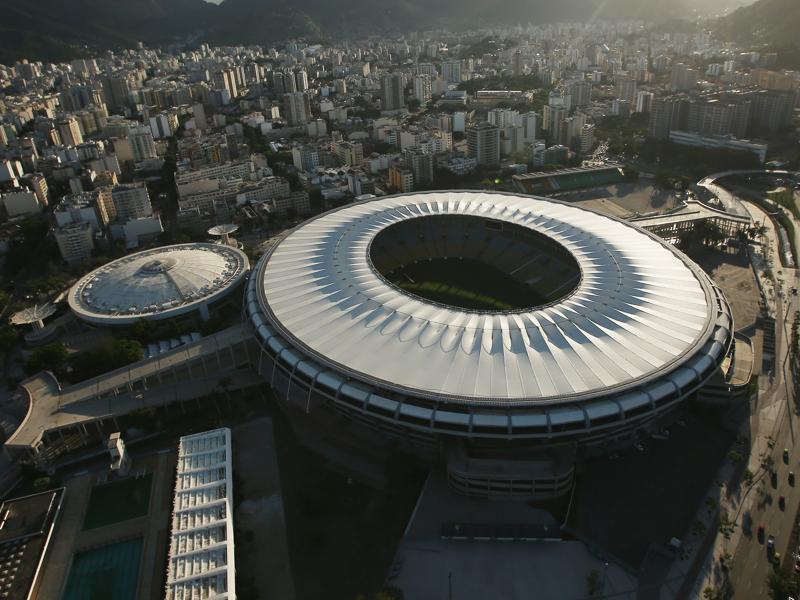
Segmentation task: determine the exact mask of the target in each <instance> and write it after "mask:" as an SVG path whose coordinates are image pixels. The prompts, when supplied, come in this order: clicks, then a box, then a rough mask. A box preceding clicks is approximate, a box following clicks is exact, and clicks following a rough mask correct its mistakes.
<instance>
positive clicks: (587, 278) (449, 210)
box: [258, 192, 717, 406]
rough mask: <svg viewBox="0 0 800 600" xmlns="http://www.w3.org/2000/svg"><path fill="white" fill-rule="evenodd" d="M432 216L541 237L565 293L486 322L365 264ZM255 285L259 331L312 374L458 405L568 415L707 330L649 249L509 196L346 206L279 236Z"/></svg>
mask: <svg viewBox="0 0 800 600" xmlns="http://www.w3.org/2000/svg"><path fill="white" fill-rule="evenodd" d="M439 215H463V216H472V217H480V218H482V219H486V220H490V221H492V222H501V223H503V224H510V225H516V226H519V227H523V228H527V229H530V230H532V231H535V232H537V233H539V234H542V235H544V236H547V237H548V238H550V239H551V240H553V241H554V242H556V243H557V244H559V245H560V246H562V247H563V248H565V249H566V250H567V252H568V253H569V254H570V255H571V256H572V258H574V259H575V261H577V264H578V265H579V268H580V272H581V276H580V279H579V282H578V283H577V287H576V288H575V289H574V291H572V292H571V293H570V294H567V295H566V296H565V297H563V298H562V299H560V300H559V301H557V302H555V303H551V304H547V305H543V306H538V307H536V306H534V307H531V308H529V309H524V310H512V311H495V312H486V311H476V310H467V309H463V308H458V307H455V306H448V305H443V304H438V303H435V302H431V301H427V300H425V299H424V298H421V297H419V296H417V295H414V294H410V293H409V292H407V291H405V290H403V289H400V288H399V287H397V286H395V285H393V284H392V283H390V282H389V281H387V280H386V279H385V278H384V277H383V276H382V274H381V273H379V272H378V271H377V269H376V268H375V266H374V265H373V264H372V261H371V260H370V258H369V256H370V247H371V244H372V242H373V240H374V239H375V237H376V236H377V235H378V233H380V232H382V231H385V230H386V229H387V228H389V227H390V226H392V225H394V224H397V223H400V222H402V221H407V220H410V219H415V218H420V217H430V216H439ZM487 239H488V238H487ZM481 251H483V250H481ZM441 252H445V250H442V251H441ZM485 252H486V253H487V254H486V256H488V255H489V253H490V249H489V247H488V246H487V249H486V250H485ZM501 253H502V252H501V251H498V252H495V254H493V255H492V256H495V257H497V256H499V255H500V254H501ZM504 260H511V259H504ZM490 262H491V261H490ZM258 276H259V278H260V279H259V293H260V304H261V307H262V310H263V311H264V313H265V315H266V316H267V318H268V320H269V322H270V324H271V325H272V326H274V327H275V328H276V329H277V330H278V331H280V332H281V334H282V336H283V337H284V338H285V339H287V340H289V341H290V343H291V344H292V345H293V346H295V347H296V348H297V349H298V350H300V351H302V352H303V353H305V354H306V355H308V356H310V357H311V358H312V359H314V360H315V361H317V362H319V363H320V364H322V365H324V366H326V367H327V368H331V369H333V370H335V371H337V372H340V373H343V374H344V375H346V376H350V377H352V378H355V379H358V380H361V381H366V382H367V383H369V384H374V385H378V386H379V387H382V388H388V389H395V390H397V391H398V392H400V393H404V394H409V395H413V396H417V397H426V398H429V399H440V400H449V401H452V402H463V403H467V404H471V405H481V404H485V405H487V406H497V405H498V404H499V405H503V404H509V403H510V404H515V405H516V404H520V405H538V404H549V403H553V402H573V401H576V400H584V399H588V398H593V397H598V396H605V395H607V394H609V393H617V392H621V391H623V390H626V389H631V388H635V387H637V386H640V385H642V384H644V383H645V382H649V381H651V380H654V379H657V378H659V377H662V376H664V374H665V373H668V372H670V371H674V370H676V369H677V368H678V366H679V365H681V364H683V363H684V362H686V361H687V360H688V359H690V358H692V357H693V356H694V355H695V354H696V353H697V352H698V351H699V350H700V348H701V347H702V346H703V345H704V344H706V343H707V342H709V340H710V339H711V337H712V333H713V330H714V326H715V321H716V318H717V309H716V306H715V303H716V302H717V300H716V295H715V293H714V292H713V291H712V287H711V284H710V282H709V280H708V278H707V277H706V276H705V275H704V274H703V273H702V271H700V269H699V268H698V267H697V266H696V265H695V264H694V263H692V262H691V261H690V260H689V259H687V258H686V257H685V256H683V255H682V254H681V253H680V252H678V251H677V250H675V249H674V248H673V247H671V246H670V245H669V244H667V243H666V242H664V241H663V240H661V239H659V238H657V237H655V236H654V235H652V234H650V233H648V232H646V231H643V230H641V229H639V228H637V227H634V226H631V225H630V224H627V223H625V222H623V221H619V220H616V219H613V218H610V217H606V216H603V215H599V214H597V213H594V212H590V211H588V210H585V209H581V208H578V207H576V206H572V205H568V204H564V203H561V202H557V201H552V200H548V199H544V198H534V197H528V196H519V195H513V194H500V193H485V192H434V193H419V194H410V195H400V196H394V197H389V198H384V199H380V200H373V201H369V202H365V203H359V204H353V205H349V206H346V207H343V208H341V209H338V210H335V211H332V212H329V213H326V214H324V215H322V216H320V217H318V218H316V219H313V220H311V221H308V222H306V223H305V224H303V225H301V226H300V227H298V228H297V229H295V230H293V231H292V232H291V233H289V234H288V235H287V236H286V237H285V238H284V239H283V240H281V241H280V242H279V243H278V244H277V245H276V246H275V247H273V249H272V250H271V253H270V254H269V255H267V256H266V257H265V258H264V259H263V260H262V262H261V263H260V265H259V272H258Z"/></svg>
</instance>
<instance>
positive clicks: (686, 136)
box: [669, 130, 767, 163]
mask: <svg viewBox="0 0 800 600" xmlns="http://www.w3.org/2000/svg"><path fill="white" fill-rule="evenodd" d="M669 140H670V141H671V142H673V143H675V144H682V145H685V146H695V147H698V148H709V149H715V150H736V151H740V152H752V153H753V154H755V155H756V156H757V157H758V160H759V162H761V163H763V162H764V161H765V160H766V157H767V144H765V143H761V142H753V141H750V140H740V139H737V138H735V137H733V136H730V135H702V134H699V133H693V132H690V131H677V130H675V131H671V132H670V134H669Z"/></svg>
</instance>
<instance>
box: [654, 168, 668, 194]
mask: <svg viewBox="0 0 800 600" xmlns="http://www.w3.org/2000/svg"><path fill="white" fill-rule="evenodd" d="M653 185H654V186H656V187H657V188H661V189H662V190H671V189H672V178H670V176H669V175H668V174H667V173H666V172H664V171H659V172H658V173H656V174H655V175H654V176H653Z"/></svg>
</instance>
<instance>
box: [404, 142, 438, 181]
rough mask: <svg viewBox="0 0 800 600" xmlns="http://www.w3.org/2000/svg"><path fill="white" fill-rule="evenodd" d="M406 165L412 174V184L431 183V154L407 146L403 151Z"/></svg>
mask: <svg viewBox="0 0 800 600" xmlns="http://www.w3.org/2000/svg"><path fill="white" fill-rule="evenodd" d="M403 156H404V158H405V161H406V166H407V167H408V168H409V169H410V170H411V173H413V175H414V186H415V187H416V188H419V186H421V185H425V184H429V183H433V155H432V154H428V153H427V152H424V151H423V150H421V149H420V148H409V149H408V150H405V151H404V152H403Z"/></svg>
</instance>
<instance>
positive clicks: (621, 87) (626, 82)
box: [617, 77, 637, 103]
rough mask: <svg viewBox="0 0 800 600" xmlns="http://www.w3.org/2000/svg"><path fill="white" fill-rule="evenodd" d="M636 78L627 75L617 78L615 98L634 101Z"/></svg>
mask: <svg viewBox="0 0 800 600" xmlns="http://www.w3.org/2000/svg"><path fill="white" fill-rule="evenodd" d="M636 91H637V90H636V80H635V79H630V78H627V77H624V78H620V79H617V98H618V99H620V100H627V101H628V102H630V103H634V102H635V101H636Z"/></svg>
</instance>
